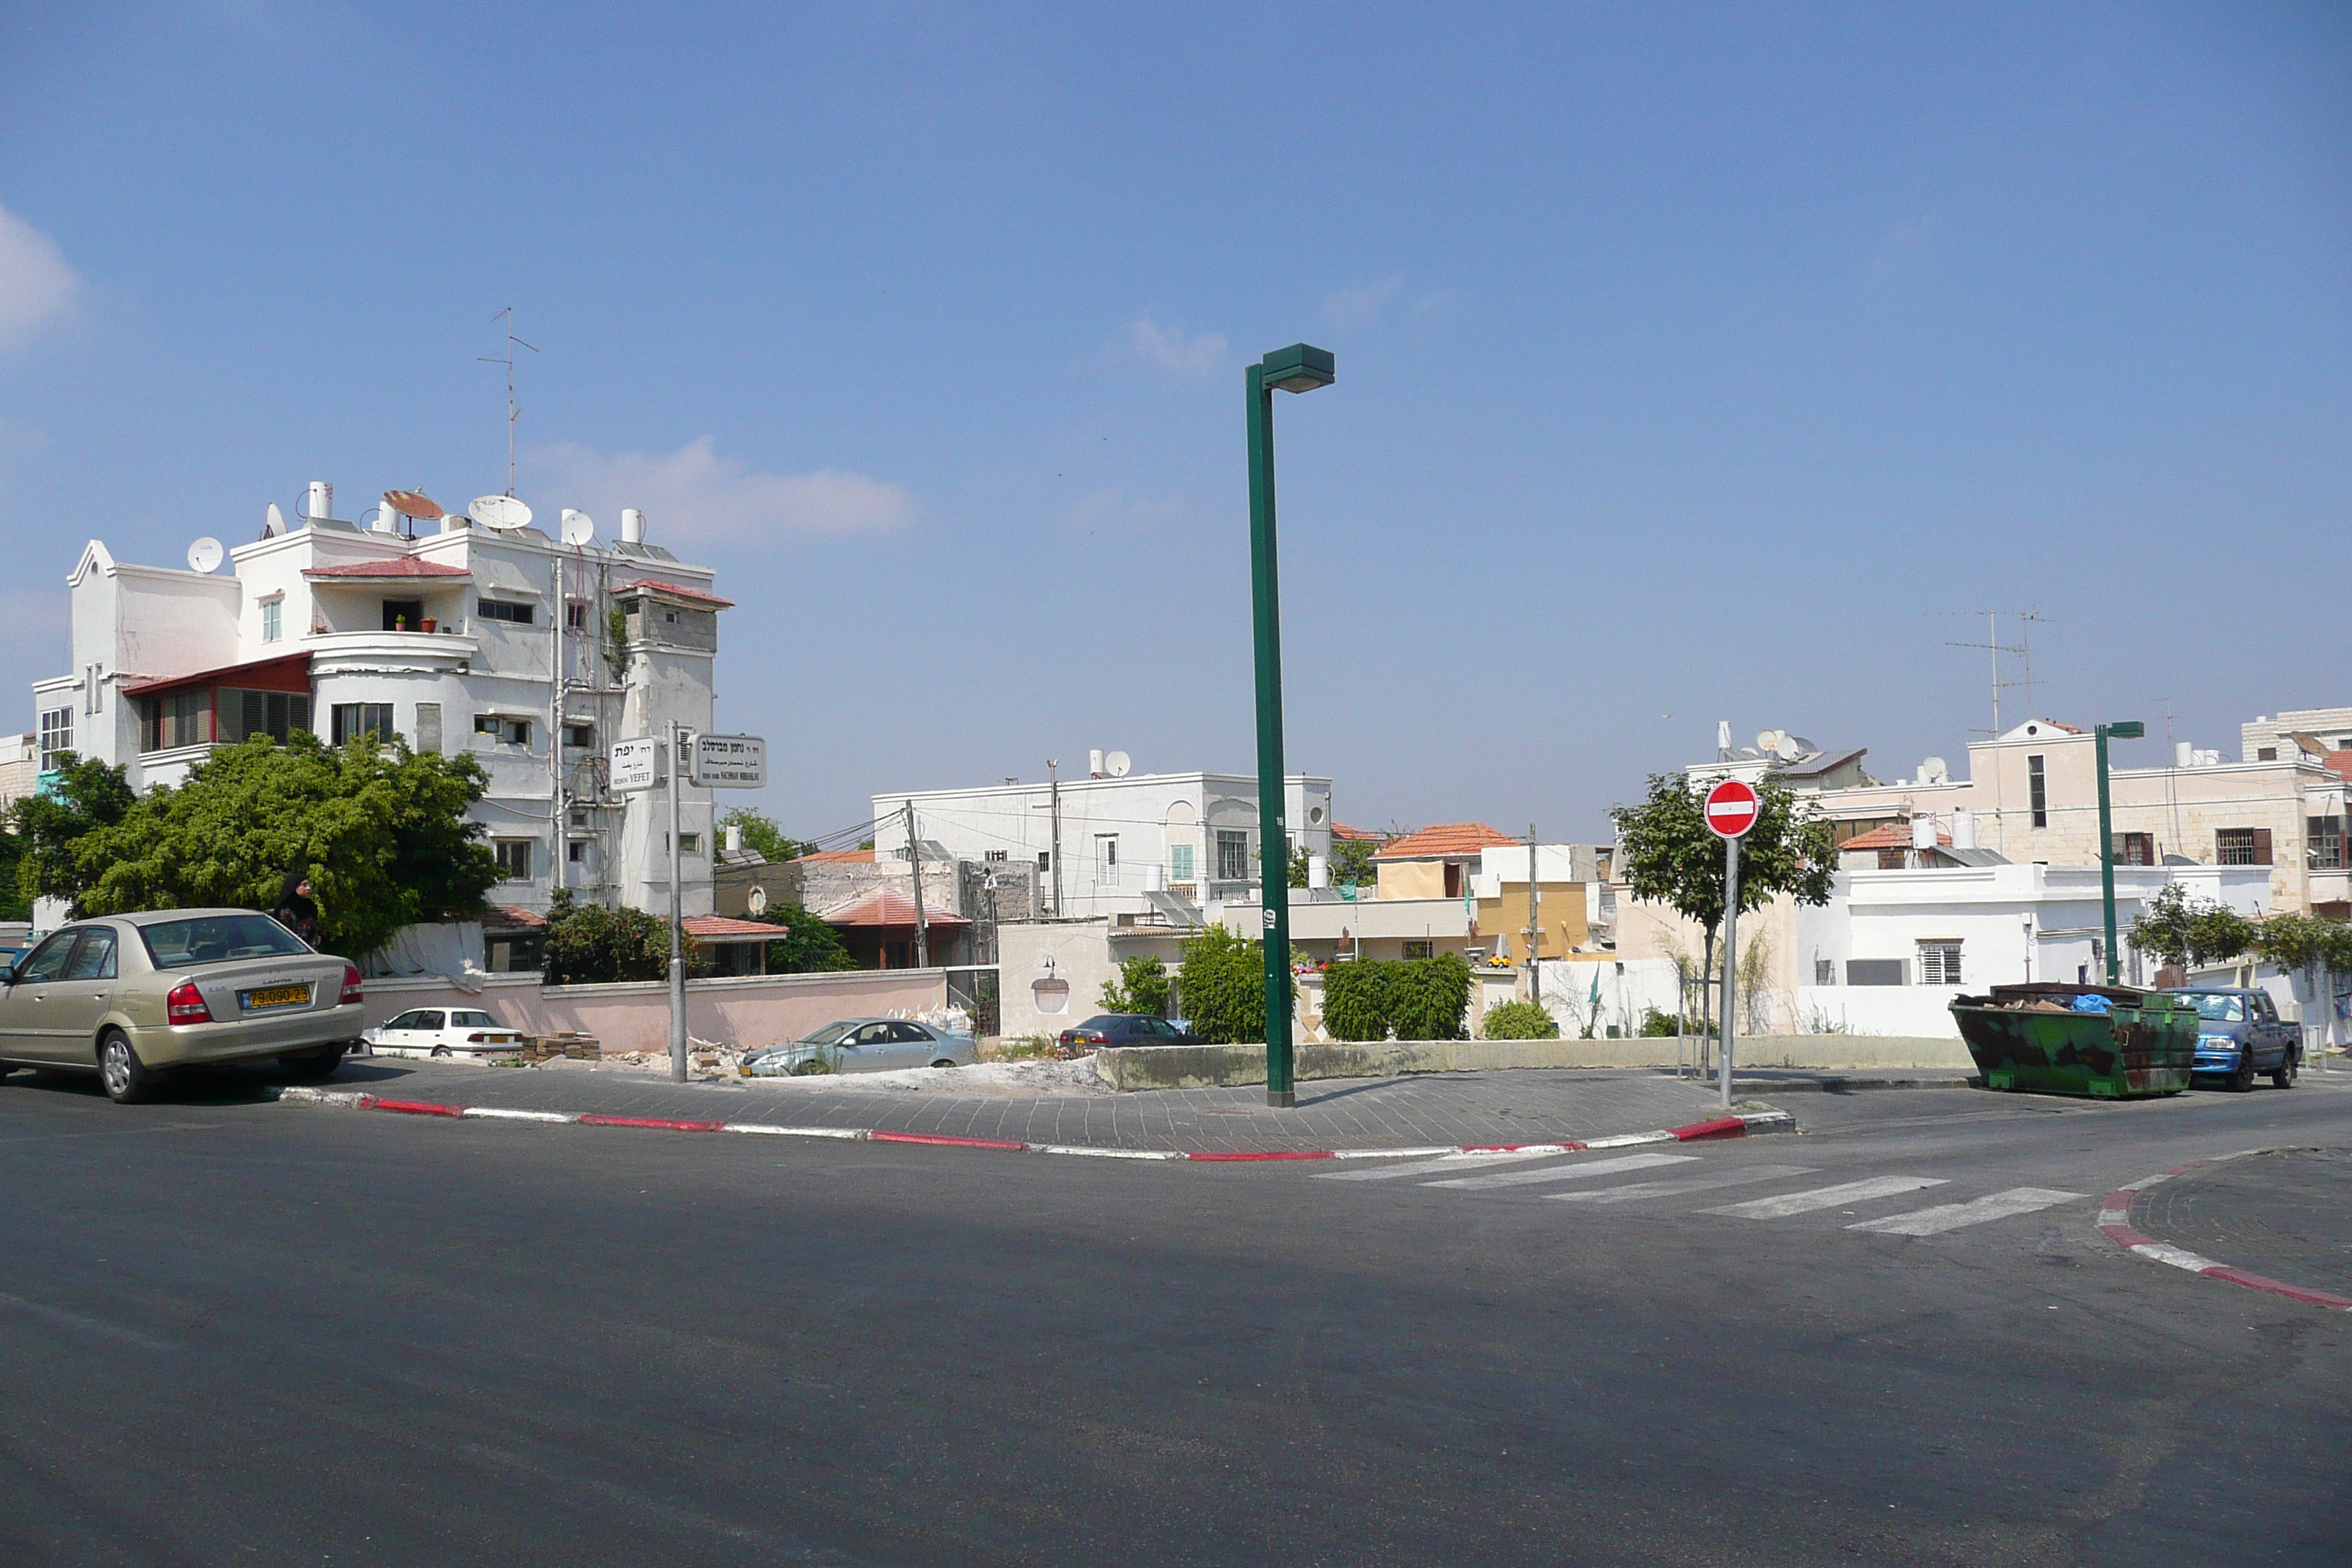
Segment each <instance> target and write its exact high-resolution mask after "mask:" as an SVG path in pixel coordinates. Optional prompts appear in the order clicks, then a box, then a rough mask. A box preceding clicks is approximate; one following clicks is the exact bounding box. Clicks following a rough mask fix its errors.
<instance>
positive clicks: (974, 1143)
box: [278, 1087, 1797, 1163]
mask: <svg viewBox="0 0 2352 1568" xmlns="http://www.w3.org/2000/svg"><path fill="white" fill-rule="evenodd" d="M278 1103H279V1104H281V1105H315V1106H320V1107H322V1108H325V1109H329V1110H388V1111H391V1112H393V1113H394V1115H399V1116H439V1117H446V1118H449V1119H451V1120H455V1121H466V1120H480V1121H529V1122H536V1123H540V1124H541V1125H550V1126H564V1127H628V1128H638V1129H645V1130H650V1131H661V1132H737V1133H745V1134H749V1135H752V1136H759V1137H769V1138H835V1139H850V1140H856V1141H861V1142H872V1143H919V1144H925V1145H929V1146H931V1147H935V1148H948V1149H987V1150H993V1151H997V1152H1003V1153H1015V1154H1076V1155H1079V1156H1082V1157H1085V1158H1087V1159H1096V1160H1199V1161H1203V1162H1210V1163H1232V1162H1240V1161H1281V1160H1402V1159H1408V1158H1412V1157H1414V1156H1423V1157H1426V1156H1434V1155H1444V1154H1575V1153H1581V1152H1584V1151H1586V1150H1591V1149H1623V1148H1627V1147H1630V1146H1632V1145H1633V1144H1636V1143H1692V1142H1702V1141H1706V1140H1712V1139H1717V1138H1746V1137H1749V1136H1751V1135H1755V1134H1760V1133H1766V1132H1793V1131H1796V1129H1797V1123H1796V1119H1795V1118H1793V1117H1791V1116H1790V1114H1789V1113H1788V1112H1787V1111H1785V1110H1743V1111H1738V1112H1735V1113H1734V1114H1732V1115H1729V1116H1717V1117H1710V1118H1709V1119H1708V1120H1706V1121H1694V1122H1692V1123H1690V1124H1689V1125H1688V1126H1685V1127H1665V1128H1661V1129H1659V1130H1658V1131H1654V1132H1621V1133H1618V1134H1616V1135H1614V1136H1612V1137H1607V1138H1591V1139H1570V1140H1568V1141H1566V1142H1559V1143H1458V1144H1457V1143H1436V1144H1428V1145H1423V1146H1419V1147H1415V1148H1411V1149H1241V1150H1231V1149H1213V1150H1212V1149H1190V1150H1187V1149H1116V1148H1111V1149H1097V1148H1087V1147H1086V1146H1084V1145H1079V1144H1069V1143H1016V1142H1011V1141H1010V1140H1007V1139H1002V1138H954V1137H950V1136H948V1135H947V1134H945V1133H939V1132H898V1131H891V1130H890V1129H888V1128H877V1127H785V1126H780V1125H778V1124H776V1123H774V1122H767V1121H673V1120H670V1119H668V1118H666V1117H657V1116H600V1115H597V1114H596V1113H594V1112H593V1111H564V1110H503V1109H501V1108H499V1107H497V1106H490V1105H436V1104H435V1103H433V1102H432V1101H430V1100H387V1099H385V1098H383V1097H382V1096H380V1095H373V1094H366V1093H362V1092H361V1091H359V1090H357V1089H303V1088H299V1087H298V1088H293V1089H280V1090H278Z"/></svg>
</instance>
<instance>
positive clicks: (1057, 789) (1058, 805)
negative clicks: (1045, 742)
mask: <svg viewBox="0 0 2352 1568" xmlns="http://www.w3.org/2000/svg"><path fill="white" fill-rule="evenodd" d="M1061 765H1062V764H1061V762H1060V761H1059V759H1057V758H1054V757H1048V758H1046V759H1045V799H1046V803H1047V805H1046V809H1047V810H1049V811H1051V812H1052V813H1053V818H1054V848H1053V852H1052V854H1051V855H1049V856H1048V857H1047V859H1048V860H1049V861H1050V862H1051V863H1052V868H1053V872H1054V918H1055V920H1060V919H1061V918H1062V775H1061V774H1060V773H1057V772H1055V769H1057V768H1059V767H1060V766H1061Z"/></svg>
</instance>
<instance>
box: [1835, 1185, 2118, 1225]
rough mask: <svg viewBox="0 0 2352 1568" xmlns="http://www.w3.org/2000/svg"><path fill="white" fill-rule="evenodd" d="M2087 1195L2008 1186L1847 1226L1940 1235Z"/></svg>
mask: <svg viewBox="0 0 2352 1568" xmlns="http://www.w3.org/2000/svg"><path fill="white" fill-rule="evenodd" d="M2089 1195H2090V1194H2087V1193H2062V1192H2059V1191H2058V1190H2057V1189H2056V1188H2054V1187H2011V1188H2010V1189H2009V1190H2008V1191H2007V1192H2003V1193H1989V1194H1986V1195H1985V1196H1983V1197H1980V1198H1971V1199H1969V1201H1968V1202H1967V1203H1964V1204H1937V1205H1936V1206H1935V1207H1934V1208H1926V1209H1914V1210H1913V1211H1912V1212H1911V1213H1909V1214H1898V1215H1890V1216H1889V1217H1887V1218H1885V1219H1866V1220H1864V1221H1862V1222H1861V1223H1860V1224H1857V1225H1850V1226H1846V1229H1848V1230H1867V1231H1874V1232H1876V1233H1877V1234H1878V1235H1880V1236H1941V1235H1942V1234H1943V1233H1944V1232H1946V1231H1948V1230H1959V1229H1962V1228H1964V1227H1966V1226H1972V1225H1983V1224H1984V1223H1985V1222H1986V1221H1988V1220H1996V1219H2009V1218H2011V1217H2012V1216H2013V1215H2021V1214H2032V1213H2033V1212H2034V1211H2035V1210H2036V1209H2046V1208H2048V1207H2050V1206H2051V1205H2053V1204H2071V1203H2074V1202H2075V1201H2076V1200H2078V1199H2081V1198H2084V1197H2088V1196H2089Z"/></svg>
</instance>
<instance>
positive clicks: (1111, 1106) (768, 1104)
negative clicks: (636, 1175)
mask: <svg viewBox="0 0 2352 1568" xmlns="http://www.w3.org/2000/svg"><path fill="white" fill-rule="evenodd" d="M322 1087H324V1088H326V1089H346V1090H348V1089H358V1090H361V1091H363V1092H365V1093H368V1094H373V1095H379V1096H383V1097H384V1098H387V1099H396V1100H429V1101H433V1102H436V1103H440V1104H455V1105H472V1106H489V1107H497V1108H499V1109H502V1110H547V1111H561V1112H567V1113H574V1114H576V1113H580V1112H591V1113H593V1114H596V1115H600V1116H622V1117H644V1118H661V1119H672V1120H679V1121H766V1122H785V1123H790V1124H792V1125H794V1126H803V1127H844V1128H853V1127H854V1128H875V1129H879V1130H882V1131H893V1132H919V1133H929V1134H932V1135H935V1136H942V1137H952V1138H985V1139H999V1140H1003V1141H1005V1142H1017V1143H1041V1144H1043V1143H1051V1144H1065V1145H1073V1146H1082V1147H1095V1148H1120V1149H1148V1150H1181V1151H1187V1152H1192V1151H1205V1152H1220V1151H1241V1150H1266V1149H1274V1150H1281V1149H1297V1150H1308V1149H1336V1150H1348V1149H1393V1148H1400V1147H1409V1146H1420V1145H1445V1146H1457V1145H1465V1144H1471V1145H1475V1144H1495V1143H1540V1142H1566V1141H1570V1140H1580V1139H1581V1140H1590V1139H1593V1138H1605V1137H1612V1136H1618V1135H1622V1134H1627V1133H1635V1132H1645V1131H1652V1130H1654V1129H1657V1128H1663V1127H1675V1126H1682V1125H1686V1124H1688V1123H1691V1122H1695V1121H1704V1120H1706V1119H1707V1118H1708V1117H1711V1116H1713V1115H1714V1114H1716V1099H1715V1095H1714V1093H1713V1092H1712V1091H1710V1090H1708V1089H1703V1088H1701V1087H1700V1086H1699V1085H1697V1084H1695V1083H1691V1082H1688V1081H1681V1082H1678V1081H1676V1080H1675V1079H1672V1078H1665V1077H1660V1076H1659V1075H1658V1074H1656V1073H1654V1072H1651V1071H1648V1070H1646V1069H1629V1070H1623V1071H1616V1070H1583V1069H1574V1070H1571V1069H1561V1070H1557V1071H1542V1072H1536V1071H1517V1072H1491V1073H1442V1074H1417V1075H1415V1076H1412V1077H1410V1078H1393V1079H1331V1080H1323V1081H1318V1082H1313V1083H1302V1084H1300V1085H1299V1086H1298V1105H1297V1108H1296V1109H1295V1110H1270V1109H1268V1108H1267V1106H1266V1104H1265V1089H1263V1088H1259V1087H1255V1086H1253V1087H1249V1088H1244V1089H1163V1090H1160V1091H1157V1092H1153V1093H1148V1094H1101V1095H1075V1094H1074V1095H1061V1096H1046V1095H1037V1096H1020V1095H1004V1094H996V1095H987V1096H978V1095H958V1094H943V1093H926V1092H920V1091H915V1090H908V1089H896V1090H887V1089H886V1090H875V1089H858V1088H857V1087H856V1079H839V1080H835V1081H828V1082H826V1083H824V1086H823V1087H814V1086H810V1085H808V1084H807V1082H806V1080H801V1081H798V1082H788V1083H778V1082H772V1081H766V1080H761V1079H736V1080H733V1081H724V1080H719V1081H709V1080H705V1081H698V1082H693V1083H685V1084H674V1083H670V1082H668V1081H667V1080H666V1079H658V1078H654V1077H651V1076H649V1075H645V1074H638V1073H631V1072H589V1071H585V1070H581V1069H560V1068H559V1069H544V1070H532V1069H529V1068H485V1067H475V1066H470V1065H457V1064H447V1063H442V1062H434V1061H419V1060H401V1059H394V1058H381V1057H378V1058H354V1059H352V1060H351V1061H348V1062H346V1063H344V1065H343V1068H342V1069H341V1071H339V1072H338V1073H336V1074H335V1076H334V1078H333V1079H331V1081H330V1082H329V1083H327V1084H326V1085H324V1086H322Z"/></svg>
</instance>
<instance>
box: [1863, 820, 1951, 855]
mask: <svg viewBox="0 0 2352 1568" xmlns="http://www.w3.org/2000/svg"><path fill="white" fill-rule="evenodd" d="M1936 842H1937V843H1938V844H1941V845H1943V846H1944V847H1946V848H1949V847H1951V843H1952V836H1951V835H1950V834H1948V833H1944V832H1941V831H1939V832H1937V835H1936ZM1910 847H1911V825H1910V824H1909V823H1907V822H1890V823H1887V824H1886V825H1885V826H1883V827H1874V828H1872V829H1871V830H1870V831H1869V832H1867V833H1858V834H1856V835H1854V836H1853V837H1852V838H1849V839H1847V840H1846V841H1845V842H1844V843H1843V844H1841V845H1839V846H1838V848H1839V849H1841V850H1846V849H1908V848H1910Z"/></svg>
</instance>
